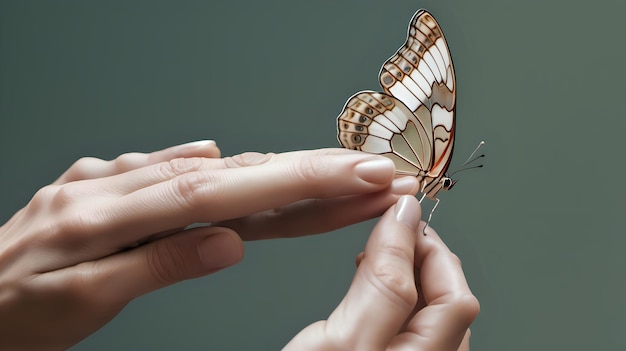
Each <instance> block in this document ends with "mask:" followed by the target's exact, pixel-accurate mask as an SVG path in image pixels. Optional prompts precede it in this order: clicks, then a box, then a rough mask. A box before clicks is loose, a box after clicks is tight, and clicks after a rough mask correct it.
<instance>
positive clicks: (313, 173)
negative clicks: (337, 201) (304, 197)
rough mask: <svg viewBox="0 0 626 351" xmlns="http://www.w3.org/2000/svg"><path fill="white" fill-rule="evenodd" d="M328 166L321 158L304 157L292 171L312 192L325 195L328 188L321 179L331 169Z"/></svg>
mask: <svg viewBox="0 0 626 351" xmlns="http://www.w3.org/2000/svg"><path fill="white" fill-rule="evenodd" d="M328 166H329V165H328V164H327V163H325V162H320V159H319V158H316V157H304V158H302V159H300V161H299V162H297V163H295V164H294V165H293V166H292V168H291V172H292V173H293V174H294V175H295V177H296V178H297V179H299V180H300V181H302V182H303V183H304V184H305V185H306V189H308V190H309V191H310V192H311V193H312V194H316V195H319V196H321V197H324V191H325V189H326V188H325V187H323V186H322V184H320V183H321V179H322V178H324V177H325V176H326V175H327V174H329V172H330V171H331V170H330V169H329V167H328Z"/></svg>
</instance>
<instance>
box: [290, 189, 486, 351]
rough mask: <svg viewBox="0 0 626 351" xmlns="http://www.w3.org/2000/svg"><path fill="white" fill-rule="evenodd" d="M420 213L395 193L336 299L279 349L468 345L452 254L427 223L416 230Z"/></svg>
mask: <svg viewBox="0 0 626 351" xmlns="http://www.w3.org/2000/svg"><path fill="white" fill-rule="evenodd" d="M420 218H421V208H420V205H419V202H418V201H417V199H416V198H415V197H413V196H403V197H401V198H400V200H399V201H398V203H397V204H396V205H394V206H392V207H391V208H390V209H389V210H388V211H387V212H386V213H385V215H384V216H383V217H382V218H381V220H380V221H379V222H378V224H377V225H376V227H375V228H374V230H373V232H372V234H371V236H370V238H369V240H368V242H367V245H366V247H365V251H364V252H363V253H361V254H360V255H359V256H358V257H357V265H358V269H357V272H356V275H355V277H354V280H353V281H352V286H351V287H350V289H349V291H348V293H347V294H346V296H345V297H344V299H343V301H341V303H340V304H339V306H337V308H336V309H335V311H334V312H332V314H331V315H330V316H329V317H328V319H327V320H325V321H319V322H316V323H314V324H311V325H310V326H308V327H307V328H305V329H304V330H302V331H301V332H300V333H299V334H298V335H296V336H295V337H294V338H293V340H291V342H290V343H289V344H288V345H287V346H286V347H285V348H284V349H283V351H292V350H294V351H318V350H320V351H321V350H324V351H335V350H336V351H341V350H398V351H399V350H420V351H430V350H433V351H446V350H450V351H452V350H455V351H456V350H463V351H467V350H469V329H468V328H469V326H470V324H471V323H472V321H473V320H474V318H475V317H476V315H477V314H478V310H479V305H478V301H477V299H476V298H475V297H474V295H473V294H472V292H471V291H470V289H469V287H468V285H467V281H466V280H465V276H464V274H463V270H462V269H461V262H460V261H459V259H458V257H457V256H455V255H454V254H453V253H452V252H450V250H449V249H448V248H447V247H446V245H445V244H444V243H443V241H441V239H440V238H439V236H438V235H437V234H436V233H435V232H434V231H433V230H432V229H431V228H427V229H426V231H427V233H428V235H426V236H424V235H421V233H422V231H423V228H424V225H425V223H424V222H420ZM418 233H419V234H418Z"/></svg>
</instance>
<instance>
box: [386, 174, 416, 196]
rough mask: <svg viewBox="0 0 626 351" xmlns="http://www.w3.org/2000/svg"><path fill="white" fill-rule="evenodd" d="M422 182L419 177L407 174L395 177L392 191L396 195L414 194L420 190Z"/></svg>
mask: <svg viewBox="0 0 626 351" xmlns="http://www.w3.org/2000/svg"><path fill="white" fill-rule="evenodd" d="M419 185H420V183H419V182H418V181H417V178H415V177H411V176H406V177H402V178H397V179H394V180H393V182H392V183H391V192H392V193H393V194H396V195H404V194H412V195H415V194H416V193H417V191H418V190H419Z"/></svg>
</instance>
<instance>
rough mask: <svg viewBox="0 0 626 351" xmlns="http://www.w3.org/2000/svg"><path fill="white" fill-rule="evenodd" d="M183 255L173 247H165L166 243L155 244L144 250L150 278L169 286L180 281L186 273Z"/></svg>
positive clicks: (178, 249)
mask: <svg viewBox="0 0 626 351" xmlns="http://www.w3.org/2000/svg"><path fill="white" fill-rule="evenodd" d="M185 262H186V260H185V255H184V253H183V251H182V250H181V249H180V248H178V247H177V246H175V245H167V243H166V242H158V241H157V242H155V243H154V245H149V246H148V247H147V250H146V263H147V266H148V270H149V272H150V274H151V275H152V277H153V278H154V279H155V280H156V281H158V282H160V283H162V284H164V285H169V284H172V283H175V282H177V281H179V280H181V277H182V276H183V275H184V273H185V271H186V264H185Z"/></svg>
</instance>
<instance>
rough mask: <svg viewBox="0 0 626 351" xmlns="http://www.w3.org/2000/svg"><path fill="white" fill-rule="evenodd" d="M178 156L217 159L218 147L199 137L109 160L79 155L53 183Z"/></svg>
mask: <svg viewBox="0 0 626 351" xmlns="http://www.w3.org/2000/svg"><path fill="white" fill-rule="evenodd" d="M181 157H207V158H218V157H220V149H219V148H218V147H217V145H216V144H215V141H213V140H201V141H195V142H191V143H187V144H182V145H176V146H172V147H169V148H167V149H163V150H159V151H155V152H151V153H140V152H130V153H126V154H122V155H120V156H118V157H117V158H115V159H114V160H111V161H105V160H101V159H99V158H95V157H83V158H81V159H79V160H78V161H76V162H74V164H73V165H72V166H71V167H70V168H69V169H68V170H67V171H65V173H63V174H62V175H61V176H60V177H59V179H57V180H56V181H55V182H54V184H57V185H60V184H65V183H69V182H73V181H79V180H87V179H96V178H104V177H109V176H113V175H116V174H121V173H125V172H128V171H131V170H133V169H137V168H141V167H145V166H149V165H152V164H156V163H160V162H167V161H170V160H173V159H175V158H181Z"/></svg>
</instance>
